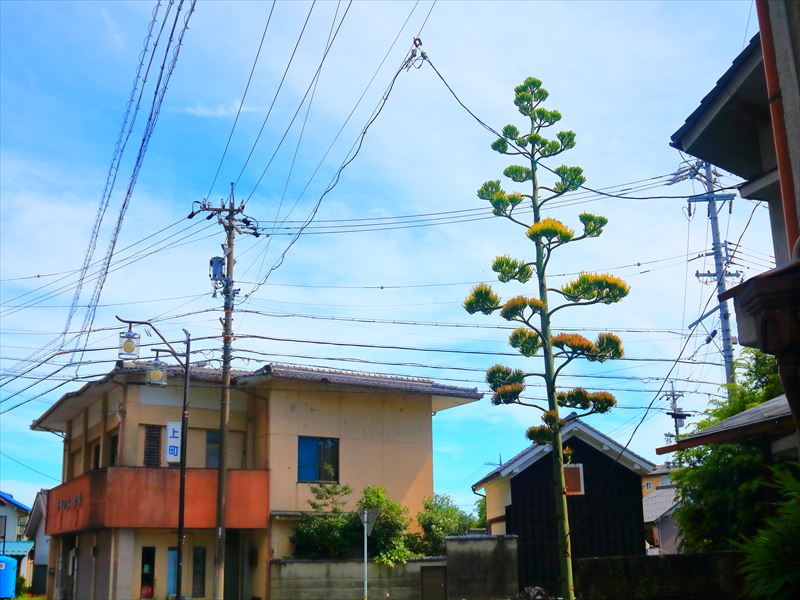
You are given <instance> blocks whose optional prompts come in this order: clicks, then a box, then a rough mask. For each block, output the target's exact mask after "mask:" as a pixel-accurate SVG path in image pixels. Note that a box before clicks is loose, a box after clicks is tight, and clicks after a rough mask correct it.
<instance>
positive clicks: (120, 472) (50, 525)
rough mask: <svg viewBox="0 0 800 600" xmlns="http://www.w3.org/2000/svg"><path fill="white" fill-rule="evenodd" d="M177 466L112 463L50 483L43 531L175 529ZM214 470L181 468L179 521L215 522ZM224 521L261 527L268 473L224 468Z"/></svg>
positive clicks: (191, 524) (205, 525) (197, 525)
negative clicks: (182, 490)
mask: <svg viewBox="0 0 800 600" xmlns="http://www.w3.org/2000/svg"><path fill="white" fill-rule="evenodd" d="M178 477H179V473H178V470H177V469H167V468H142V467H112V468H109V469H105V470H101V471H93V472H91V473H87V474H85V475H82V476H81V477H78V478H76V479H73V480H72V481H69V482H67V483H65V484H63V485H60V486H58V487H56V488H53V489H52V490H51V491H50V495H49V497H48V518H47V523H46V526H45V530H46V532H47V534H48V535H57V534H60V533H67V532H72V531H80V530H83V529H89V528H95V529H98V528H137V527H142V528H145V527H146V528H154V529H161V528H173V529H174V528H176V527H177V526H178V486H179V478H178ZM216 498H217V471H216V470H214V469H188V470H187V471H186V515H185V523H186V527H187V528H191V529H211V528H213V527H214V526H215V525H216ZM225 500H226V502H225V520H226V526H227V527H229V528H234V529H262V528H266V527H267V525H268V522H269V473H268V472H267V471H264V470H258V471H256V470H230V471H228V490H227V494H226V499H225Z"/></svg>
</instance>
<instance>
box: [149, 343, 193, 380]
mask: <svg viewBox="0 0 800 600" xmlns="http://www.w3.org/2000/svg"><path fill="white" fill-rule="evenodd" d="M159 352H160V350H156V351H155V353H156V357H155V358H154V359H153V360H151V361H148V362H147V376H146V377H147V383H149V384H150V385H162V386H163V385H167V365H166V364H165V363H164V361H163V360H160V359H159V358H158V353H159ZM173 356H175V358H176V359H177V358H178V357H177V356H176V355H174V354H173ZM187 358H188V357H187ZM178 360H180V359H178Z"/></svg>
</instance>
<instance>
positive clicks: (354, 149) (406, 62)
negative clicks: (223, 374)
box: [246, 5, 415, 298]
mask: <svg viewBox="0 0 800 600" xmlns="http://www.w3.org/2000/svg"><path fill="white" fill-rule="evenodd" d="M348 7H349V5H348ZM342 18H343V19H344V17H342ZM340 25H341V22H340ZM337 31H338V29H337ZM414 60H415V59H414V54H413V53H412V52H409V53H408V54H407V55H406V57H405V58H404V59H403V62H402V63H401V64H400V67H399V68H398V69H397V71H396V72H395V74H394V76H393V77H392V79H391V81H390V83H389V86H388V87H387V89H386V92H385V93H384V94H383V96H382V97H381V99H380V100H379V101H378V105H377V106H376V108H375V110H374V111H373V113H372V116H371V117H370V118H369V119H368V120H367V123H366V125H364V128H363V129H362V130H361V132H360V134H359V135H358V137H357V138H356V141H355V142H354V143H353V145H352V146H351V147H350V150H349V151H348V154H347V155H346V158H345V160H344V161H343V162H342V164H341V165H340V166H339V168H338V169H337V171H336V173H335V175H334V176H333V179H332V180H331V181H330V183H329V184H328V186H327V187H326V188H325V190H324V191H323V192H322V194H321V195H320V197H319V199H318V200H317V202H316V204H315V205H314V207H313V208H312V209H311V212H310V213H309V215H308V217H307V218H306V221H305V222H304V223H303V225H301V227H300V228H299V230H298V232H297V233H296V234H295V235H294V237H292V239H291V241H290V242H289V244H288V245H287V246H286V248H284V250H283V252H282V253H281V254H280V256H279V257H278V259H277V260H276V261H275V263H274V264H273V265H272V267H271V268H270V269H269V271H267V273H266V275H265V276H264V277H263V279H262V280H261V281H259V282H258V283H257V284H256V286H255V287H254V288H253V289H252V290H251V291H250V292H248V294H247V296H246V298H249V297H250V296H251V295H252V294H254V293H255V292H256V290H258V288H259V287H260V286H261V285H263V284H264V283H266V282H267V279H269V276H270V275H271V274H272V273H273V272H274V271H275V270H277V269H278V268H279V267H280V266H281V265H282V264H283V261H284V259H285V258H286V255H287V253H288V252H289V250H291V248H292V247H293V246H294V244H295V243H296V242H297V240H298V239H299V237H300V235H301V234H302V233H303V231H304V230H305V228H306V227H308V226H309V225H310V224H311V222H312V221H313V220H314V218H315V217H316V215H317V212H318V211H319V208H320V206H321V205H322V201H323V200H324V199H325V197H326V196H327V195H328V194H329V193H330V192H331V191H332V190H333V189H334V188H335V187H336V185H337V184H338V183H339V180H340V178H341V175H342V172H343V171H344V170H345V169H346V168H347V167H348V166H349V165H350V163H352V162H353V161H354V160H355V159H356V157H357V156H358V154H359V152H360V151H361V147H362V145H363V143H364V139H365V137H366V135H367V132H368V131H369V128H370V127H371V126H372V124H373V123H374V122H375V120H376V119H377V118H378V116H380V114H381V112H382V111H383V108H384V106H386V102H387V101H388V100H389V96H390V95H391V93H392V90H393V89H394V85H395V83H396V82H397V78H398V77H399V76H400V73H402V72H403V70H404V69H406V68H407V67H409V68H410V66H411V65H412V64H414ZM320 66H321V65H320ZM312 177H313V175H312ZM254 190H255V188H254Z"/></svg>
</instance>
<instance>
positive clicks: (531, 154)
mask: <svg viewBox="0 0 800 600" xmlns="http://www.w3.org/2000/svg"><path fill="white" fill-rule="evenodd" d="M547 97H548V93H547V91H546V90H545V89H544V88H543V87H542V82H541V81H539V80H538V79H535V78H533V77H529V78H527V79H526V80H525V81H524V82H523V83H522V84H521V85H518V86H517V87H516V88H514V104H515V105H516V106H517V109H518V110H519V112H520V113H521V114H522V115H523V116H524V117H526V118H527V123H526V125H525V131H523V132H521V131H520V130H519V129H518V128H517V127H516V126H515V125H506V126H505V127H504V128H503V131H502V136H501V137H500V138H498V139H497V140H496V141H495V142H494V143H493V144H492V146H491V147H492V149H493V150H495V151H496V152H499V153H500V154H505V155H509V156H519V157H520V158H521V159H524V161H525V164H523V165H510V166H508V167H507V168H506V169H505V170H504V171H503V175H504V176H505V177H507V178H508V179H510V180H511V181H512V182H514V183H518V184H527V185H528V186H529V190H530V193H525V192H518V191H506V190H505V189H504V188H503V187H502V185H501V182H500V180H498V179H494V180H491V181H487V182H486V183H484V184H483V185H482V186H481V187H480V189H479V190H478V197H479V198H480V199H482V200H485V201H487V202H489V204H490V205H491V206H492V209H493V212H494V214H495V215H496V216H498V217H505V218H506V219H508V220H509V221H511V222H512V223H514V224H516V225H518V226H520V227H522V228H523V229H524V232H525V233H524V235H525V236H526V237H527V238H528V239H529V240H531V241H532V242H533V244H534V246H535V251H536V254H535V258H534V259H533V260H528V259H524V258H523V259H517V258H512V257H510V256H498V257H497V258H495V260H494V263H493V264H492V269H493V270H494V271H495V273H497V278H498V279H499V280H500V282H502V283H506V282H509V281H517V282H519V283H521V284H525V283H528V282H529V281H531V280H533V281H535V285H534V286H533V287H534V293H533V295H531V296H516V297H513V298H510V299H508V300H506V301H505V302H502V301H501V300H500V297H499V296H498V295H497V294H496V293H495V292H494V290H493V289H492V288H491V287H490V286H488V285H485V284H480V285H478V286H476V287H475V288H474V289H473V290H472V292H471V293H470V294H469V296H468V297H467V298H466V300H465V301H464V308H465V309H466V310H467V312H469V313H471V314H474V313H477V312H480V313H483V314H486V315H488V314H491V313H493V312H495V311H499V312H500V316H501V317H502V318H504V319H506V320H507V321H512V322H516V323H518V324H519V327H518V328H517V329H515V330H514V332H513V333H512V334H511V336H510V337H509V342H510V344H511V346H513V347H514V348H516V349H517V350H518V351H519V353H520V354H521V355H522V356H525V357H533V356H536V355H537V354H538V353H539V352H540V351H541V353H542V358H543V362H544V365H543V367H544V368H543V371H542V372H537V373H528V372H525V371H523V370H520V369H511V368H509V367H506V366H502V365H495V366H494V367H491V368H490V369H489V370H488V371H487V373H486V381H487V382H488V384H489V387H490V388H491V390H492V392H493V395H492V402H493V403H494V404H521V405H523V406H533V407H536V408H539V409H540V410H542V411H543V415H542V425H538V426H533V427H531V428H529V429H528V431H527V436H528V438H529V439H530V440H531V441H532V442H534V443H537V444H552V448H553V452H552V455H553V481H554V486H553V494H554V496H555V501H556V512H557V524H558V542H559V564H560V587H561V594H562V596H563V597H564V598H568V599H570V600H572V599H574V598H575V591H574V587H573V579H572V558H571V549H570V536H569V515H568V513H567V497H566V494H565V482H564V469H563V466H564V458H563V448H562V440H561V428H562V427H563V425H564V424H565V421H564V420H562V419H561V418H560V416H559V407H565V408H571V409H579V410H581V411H583V414H581V415H580V416H585V415H589V414H592V413H603V412H607V411H608V410H609V409H610V408H611V407H612V406H613V405H614V404H615V399H614V396H612V395H611V394H609V393H607V392H588V391H587V390H585V389H582V388H575V389H570V390H558V389H557V387H556V380H557V378H558V375H559V373H560V372H561V371H562V369H563V368H564V367H566V365H568V364H569V363H571V362H572V361H573V360H575V359H577V358H584V359H588V360H590V361H594V362H604V361H606V360H609V359H615V358H620V357H621V356H622V354H623V350H622V342H621V341H620V339H619V338H618V337H617V336H616V335H614V334H612V333H601V334H600V335H598V337H597V339H596V340H595V341H591V340H588V339H587V338H585V337H583V336H582V335H579V334H577V333H561V334H558V335H553V333H552V328H551V319H552V317H553V315H554V313H556V312H557V311H559V310H562V309H565V308H570V307H574V306H586V305H590V304H599V303H601V304H613V303H615V302H619V301H620V300H622V299H623V298H624V297H625V296H626V295H627V294H628V290H629V288H628V285H627V284H626V283H625V282H624V281H622V280H621V279H619V278H618V277H615V276H613V275H609V274H594V273H581V274H580V275H579V276H578V277H577V278H576V279H575V280H573V281H571V282H569V283H566V284H564V285H563V286H561V287H560V288H552V287H548V284H547V277H546V272H547V266H548V263H549V262H550V259H551V258H552V255H553V253H554V252H555V251H556V250H557V249H559V248H561V247H562V246H565V245H567V244H572V243H573V242H577V241H578V240H583V239H587V238H595V237H598V236H599V235H600V234H601V233H603V228H604V227H605V226H606V224H607V223H608V220H607V219H606V218H605V217H601V216H598V215H593V214H590V213H582V214H580V215H578V220H579V221H580V223H581V227H582V231H581V232H580V233H578V234H576V232H575V231H574V230H573V229H571V228H570V227H567V225H565V224H564V223H562V222H561V221H559V220H557V219H555V218H552V217H543V216H542V210H543V209H544V208H545V205H547V204H548V203H549V202H551V201H552V200H554V199H556V198H558V197H560V196H563V195H564V194H566V193H568V192H571V191H575V190H577V189H579V188H580V186H581V185H582V184H583V183H584V181H585V177H584V176H583V169H581V168H580V167H575V166H567V165H561V166H558V167H555V168H554V169H550V168H547V167H544V162H545V161H547V160H548V159H552V158H554V157H556V156H558V155H559V154H561V153H563V152H565V151H567V150H570V149H571V148H573V147H574V146H575V133H574V132H572V131H558V132H557V133H555V139H548V138H546V137H545V136H544V135H543V131H545V130H546V129H548V128H550V127H552V126H553V125H555V124H556V123H557V122H558V121H560V120H561V113H559V112H558V111H557V110H548V109H546V108H544V106H542V104H543V103H544V101H545V100H546V99H547ZM543 170H546V171H548V172H549V173H550V174H551V175H552V180H553V182H552V183H551V184H549V185H545V182H544V181H543V175H544V173H543V172H542V171H543ZM525 205H529V206H530V207H531V209H532V212H533V222H532V223H529V222H527V221H526V220H524V219H525V216H524V215H523V214H520V213H522V212H523V210H522V208H520V207H523V206H525ZM551 294H555V295H557V296H560V299H561V300H562V302H561V303H560V304H559V305H558V306H552V305H551V302H550V296H551ZM537 320H538V323H537V322H536V321H537ZM531 376H539V377H541V378H542V379H543V380H544V383H545V387H546V390H547V408H546V409H544V408H542V407H540V406H538V405H536V404H533V403H531V402H525V401H523V398H524V397H523V396H522V393H523V392H524V390H525V380H526V379H527V378H528V377H531Z"/></svg>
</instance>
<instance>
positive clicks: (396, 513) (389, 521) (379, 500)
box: [355, 485, 414, 566]
mask: <svg viewBox="0 0 800 600" xmlns="http://www.w3.org/2000/svg"><path fill="white" fill-rule="evenodd" d="M358 508H359V510H363V509H365V508H376V509H378V517H377V519H376V520H375V527H374V528H373V529H372V533H371V534H370V536H369V554H370V556H372V557H374V559H375V562H377V563H378V564H384V565H388V566H392V565H394V564H396V563H405V562H406V561H407V560H408V559H409V558H412V557H413V556H414V552H413V551H412V550H411V549H410V548H409V547H408V545H407V544H406V535H405V534H406V529H408V524H409V522H410V519H409V518H408V509H407V508H406V507H405V506H403V505H402V504H400V503H399V502H397V501H396V500H393V499H392V498H390V497H389V495H388V494H387V493H386V490H385V489H383V488H382V487H381V486H379V485H370V486H367V487H366V488H364V494H363V496H362V497H361V500H359V501H358ZM355 519H356V526H357V528H358V532H359V534H358V539H359V540H361V536H362V535H363V534H362V533H361V531H362V529H361V527H362V525H361V521H360V520H359V519H358V516H357V515H355Z"/></svg>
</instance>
